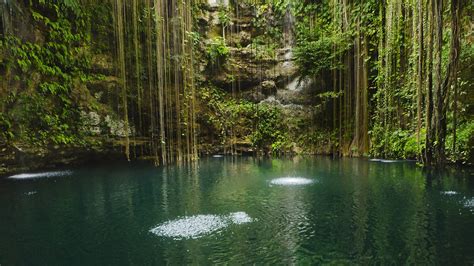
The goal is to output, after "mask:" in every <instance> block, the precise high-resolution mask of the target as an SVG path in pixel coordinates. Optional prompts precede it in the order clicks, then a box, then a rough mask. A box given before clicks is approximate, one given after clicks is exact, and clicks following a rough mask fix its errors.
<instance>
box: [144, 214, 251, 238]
mask: <svg viewBox="0 0 474 266" xmlns="http://www.w3.org/2000/svg"><path fill="white" fill-rule="evenodd" d="M252 221H253V220H252V218H251V217H250V216H249V215H248V214H247V213H245V212H234V213H230V214H229V215H194V216H189V217H184V218H181V219H177V220H172V221H168V222H165V223H162V224H161V225H159V226H157V227H155V228H153V229H151V230H150V232H151V233H153V234H155V235H157V236H164V237H170V238H173V239H176V240H179V239H196V238H200V237H203V236H205V235H208V234H211V233H214V232H217V231H219V230H221V229H224V228H225V227H227V226H229V225H231V224H245V223H250V222H252Z"/></svg>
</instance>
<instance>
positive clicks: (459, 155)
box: [446, 120, 474, 162]
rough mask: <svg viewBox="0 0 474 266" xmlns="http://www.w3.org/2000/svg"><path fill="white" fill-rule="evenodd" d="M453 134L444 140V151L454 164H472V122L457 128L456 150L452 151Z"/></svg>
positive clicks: (473, 138) (473, 126)
mask: <svg viewBox="0 0 474 266" xmlns="http://www.w3.org/2000/svg"><path fill="white" fill-rule="evenodd" d="M453 141H454V139H453V134H450V135H448V137H447V138H446V151H447V155H448V157H449V159H450V160H451V161H454V162H472V161H473V159H474V148H473V147H474V121H472V120H471V121H468V122H466V123H464V124H462V125H460V126H459V128H458V129H457V132H456V150H453Z"/></svg>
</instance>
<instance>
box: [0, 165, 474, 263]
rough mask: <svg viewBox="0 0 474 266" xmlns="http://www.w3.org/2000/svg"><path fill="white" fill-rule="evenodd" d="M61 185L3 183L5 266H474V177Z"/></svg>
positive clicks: (314, 174)
mask: <svg viewBox="0 0 474 266" xmlns="http://www.w3.org/2000/svg"><path fill="white" fill-rule="evenodd" d="M61 172H65V173H67V174H65V175H60V174H58V173H61ZM54 173H55V174H40V173H33V174H34V175H32V176H33V177H34V178H26V177H28V176H26V175H23V176H21V177H22V178H20V179H18V178H17V179H9V178H4V179H0V210H1V218H0V264H1V265H19V264H30V265H31V264H34V265H38V264H39V265H57V264H62V265H86V264H87V265H89V264H107V265H110V264H113V265H123V264H140V265H143V264H148V265H149V264H165V263H168V264H184V263H191V262H195V263H200V264H210V263H231V264H232V263H233V264H235V263H238V264H272V263H283V264H292V263H296V264H309V263H312V264H315V263H330V262H332V263H336V264H353V263H360V264H366V263H369V262H370V263H381V264H389V263H397V264H400V263H410V264H471V265H472V264H473V263H474V245H473V244H472V243H474V179H473V178H474V176H473V175H472V172H470V171H469V169H458V170H449V171H445V172H432V173H428V172H423V171H422V170H421V169H420V168H418V167H416V166H415V164H414V163H410V162H396V163H384V162H380V161H368V160H362V159H337V160H332V159H330V158H328V157H307V158H306V157H295V158H292V159H264V160H258V159H255V158H251V157H240V158H232V157H221V158H219V157H216V158H213V157H210V158H203V159H201V160H200V161H199V163H197V164H195V165H189V166H170V167H158V168H155V167H153V166H151V165H149V164H146V163H135V164H131V165H127V164H121V165H117V164H111V165H105V166H100V167H98V166H96V167H91V166H88V167H82V168H77V169H57V170H55V171H54ZM292 177H293V178H300V179H298V180H296V181H295V179H288V178H292ZM277 178H287V179H277ZM192 223H198V224H197V225H196V224H194V226H193V224H192ZM196 226H197V227H196ZM181 228H183V231H182V232H181V231H180V230H181ZM209 228H210V230H208V229H209ZM154 229H156V230H154ZM166 230H168V231H166ZM169 230H172V231H169ZM186 230H187V231H186ZM170 232H171V233H170ZM195 232H197V233H195Z"/></svg>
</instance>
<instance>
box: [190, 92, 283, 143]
mask: <svg viewBox="0 0 474 266" xmlns="http://www.w3.org/2000/svg"><path fill="white" fill-rule="evenodd" d="M198 96H199V99H200V101H201V102H202V103H203V104H204V105H205V106H206V110H201V112H202V116H200V119H202V121H200V122H201V124H204V126H205V127H206V128H207V129H210V131H211V132H213V133H214V134H216V135H215V136H212V139H214V140H215V139H219V140H220V141H219V142H220V143H221V144H225V143H227V141H228V138H229V137H230V136H231V135H233V136H234V137H236V138H237V139H240V140H241V141H243V142H249V143H250V144H251V145H252V146H254V147H256V148H258V149H264V150H266V151H272V152H283V151H285V150H287V149H288V137H287V129H286V128H285V126H284V125H283V124H282V123H281V119H282V117H281V115H282V114H281V111H280V109H278V108H277V107H275V106H271V105H260V104H254V103H250V102H246V101H237V100H235V99H232V98H229V97H226V94H225V92H223V91H221V90H219V89H217V88H214V87H205V88H201V89H200V90H199V95H198Z"/></svg>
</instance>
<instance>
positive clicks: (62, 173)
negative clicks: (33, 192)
mask: <svg viewBox="0 0 474 266" xmlns="http://www.w3.org/2000/svg"><path fill="white" fill-rule="evenodd" d="M71 174H72V172H71V171H55V172H43V173H24V174H17V175H12V176H9V177H8V178H11V179H33V178H44V177H56V176H67V175H71Z"/></svg>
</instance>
